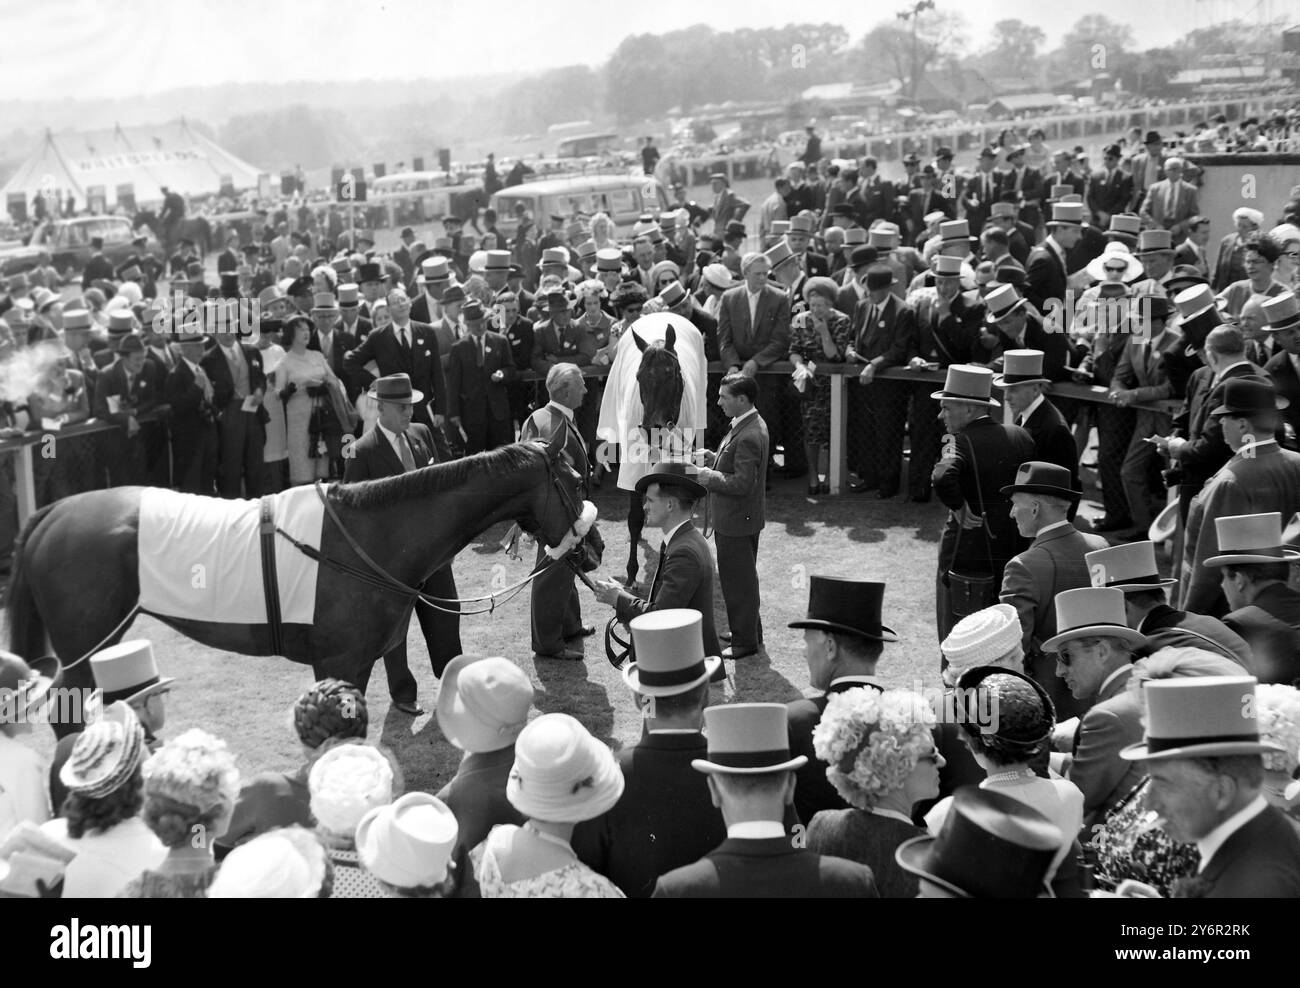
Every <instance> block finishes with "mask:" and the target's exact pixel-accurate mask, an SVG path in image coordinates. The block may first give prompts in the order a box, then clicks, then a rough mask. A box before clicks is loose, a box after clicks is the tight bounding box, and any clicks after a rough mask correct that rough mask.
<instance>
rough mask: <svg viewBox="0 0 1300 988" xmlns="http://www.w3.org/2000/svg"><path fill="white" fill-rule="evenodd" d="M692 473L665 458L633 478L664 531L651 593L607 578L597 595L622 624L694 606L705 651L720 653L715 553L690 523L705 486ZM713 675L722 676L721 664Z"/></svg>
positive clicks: (649, 519)
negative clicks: (715, 606)
mask: <svg viewBox="0 0 1300 988" xmlns="http://www.w3.org/2000/svg"><path fill="white" fill-rule="evenodd" d="M695 476H696V471H695V468H694V467H692V466H690V465H689V464H686V463H678V462H663V463H659V464H658V465H657V467H656V469H655V470H654V471H653V472H651V473H647V474H646V475H645V476H644V477H642V478H641V479H640V480H638V481H637V485H636V490H637V493H638V494H641V495H644V497H645V523H646V524H647V525H649V526H650V527H652V528H658V529H660V530H661V531H662V532H663V533H664V540H663V544H662V545H660V547H659V566H658V568H657V569H656V570H655V575H654V579H653V580H652V581H651V584H650V594H649V597H648V598H641V597H636V596H634V595H633V594H632V593H631V592H629V591H628V590H626V589H624V587H623V586H622V585H621V584H619V583H616V582H614V581H613V580H609V581H599V582H597V584H596V599H597V600H599V601H600V602H601V603H602V604H608V605H610V606H612V607H613V608H614V612H615V613H616V614H617V615H618V617H619V620H620V621H622V622H623V623H624V624H627V623H629V622H630V621H631V620H632V619H633V618H634V617H636V616H637V615H638V614H645V613H647V612H649V611H661V610H666V609H668V608H674V607H690V608H693V609H694V610H697V611H699V612H700V614H701V615H703V618H704V651H705V654H707V655H721V654H722V650H721V649H720V648H719V647H718V635H717V632H716V631H715V630H714V625H713V584H714V572H713V554H712V553H710V552H709V543H708V542H707V541H706V540H705V538H704V536H703V535H701V534H700V533H699V531H697V530H696V528H695V525H694V524H693V523H692V522H691V516H692V514H694V512H695V505H696V502H698V501H699V500H701V499H702V498H704V497H706V496H707V495H708V491H706V490H705V489H704V487H703V486H702V485H701V484H700V483H699V482H698V481H697V480H696V479H695ZM715 676H716V677H717V678H719V679H721V678H722V670H721V668H719V670H718V672H717V673H715Z"/></svg>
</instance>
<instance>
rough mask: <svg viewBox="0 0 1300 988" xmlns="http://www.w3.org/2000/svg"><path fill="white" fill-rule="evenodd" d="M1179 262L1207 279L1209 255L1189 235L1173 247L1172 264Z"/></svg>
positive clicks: (1208, 274) (1176, 264)
mask: <svg viewBox="0 0 1300 988" xmlns="http://www.w3.org/2000/svg"><path fill="white" fill-rule="evenodd" d="M1180 264H1186V265H1188V266H1189V267H1193V268H1195V269H1196V270H1197V272H1199V273H1200V275H1201V277H1202V278H1207V279H1208V278H1209V277H1210V259H1209V255H1208V254H1206V252H1205V248H1204V247H1197V245H1196V244H1194V243H1192V238H1191V237H1188V238H1187V239H1186V240H1184V241H1183V242H1182V243H1181V244H1179V245H1178V246H1177V247H1175V248H1174V266H1175V267H1177V266H1178V265H1180ZM1225 287H1226V286H1225Z"/></svg>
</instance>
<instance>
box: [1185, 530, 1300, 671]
mask: <svg viewBox="0 0 1300 988" xmlns="http://www.w3.org/2000/svg"><path fill="white" fill-rule="evenodd" d="M1214 523H1215V525H1216V527H1217V528H1218V534H1219V555H1217V556H1211V557H1210V558H1209V559H1207V560H1206V561H1205V565H1207V566H1213V567H1216V568H1217V569H1218V570H1219V573H1220V574H1221V576H1220V578H1219V579H1220V585H1221V587H1222V588H1223V595H1224V597H1226V598H1227V600H1228V606H1229V607H1230V608H1232V610H1230V611H1229V612H1228V614H1227V616H1226V617H1224V619H1223V623H1224V625H1226V626H1227V627H1228V628H1229V629H1230V630H1232V631H1234V632H1235V633H1237V634H1238V635H1240V636H1241V637H1242V639H1244V640H1245V642H1246V644H1248V645H1249V646H1250V651H1251V660H1252V661H1251V672H1252V673H1253V674H1254V676H1255V678H1256V679H1258V680H1259V681H1260V682H1261V683H1282V684H1284V685H1287V686H1300V592H1297V591H1295V590H1292V589H1291V588H1290V587H1289V586H1288V585H1287V580H1288V579H1289V577H1290V575H1291V574H1290V570H1291V564H1292V563H1294V562H1296V561H1297V560H1300V552H1296V551H1295V550H1294V549H1291V548H1287V547H1284V546H1283V545H1282V516H1281V515H1280V514H1278V513H1276V512H1267V513H1264V514H1255V515H1244V516H1242V517H1239V518H1216V519H1215V520H1214Z"/></svg>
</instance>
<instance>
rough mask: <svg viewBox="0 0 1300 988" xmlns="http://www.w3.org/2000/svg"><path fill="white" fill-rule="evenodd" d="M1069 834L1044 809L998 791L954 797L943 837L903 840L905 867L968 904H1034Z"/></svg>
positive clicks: (961, 792) (897, 854)
mask: <svg viewBox="0 0 1300 988" xmlns="http://www.w3.org/2000/svg"><path fill="white" fill-rule="evenodd" d="M1064 840H1065V835H1064V834H1062V833H1061V831H1060V829H1059V828H1058V827H1056V826H1055V825H1054V824H1053V823H1052V822H1051V821H1050V820H1048V819H1047V817H1045V816H1044V815H1043V814H1042V813H1039V812H1038V810H1036V809H1034V808H1033V807H1031V806H1029V805H1028V804H1026V803H1022V802H1021V801H1020V800H1018V799H1015V798H1014V797H1011V796H1008V795H1006V794H1005V793H1001V792H997V791H995V790H989V789H980V788H978V787H976V786H963V787H962V788H960V789H958V790H957V791H956V792H955V793H954V794H953V799H952V805H951V806H950V807H949V809H948V813H947V815H946V816H945V817H944V820H943V826H942V827H941V828H940V830H939V834H938V836H937V837H931V836H929V835H928V834H927V835H924V836H921V837H913V838H912V839H911V840H906V841H903V843H901V844H899V845H898V848H897V849H896V850H895V851H894V860H895V861H897V862H898V864H899V866H900V867H901V868H902V869H903V870H904V871H907V872H910V873H911V874H913V875H917V876H919V877H921V878H924V879H925V880H926V881H927V882H933V883H934V884H935V885H938V886H940V887H941V888H943V889H945V890H947V891H948V892H950V893H952V894H953V895H955V896H958V897H959V898H963V899H1034V898H1038V897H1039V896H1041V895H1044V894H1045V891H1046V881H1047V873H1048V870H1049V869H1050V868H1051V866H1052V862H1053V861H1054V860H1055V859H1056V855H1057V852H1059V851H1060V849H1061V844H1062V842H1063V841H1064Z"/></svg>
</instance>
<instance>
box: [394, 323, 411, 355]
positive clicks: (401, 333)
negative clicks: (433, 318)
mask: <svg viewBox="0 0 1300 988" xmlns="http://www.w3.org/2000/svg"><path fill="white" fill-rule="evenodd" d="M397 335H398V338H399V339H400V340H401V341H402V356H403V357H404V358H406V360H407V361H408V362H409V361H410V359H411V341H410V339H409V338H408V337H407V335H406V327H405V326H403V327H402V328H401V329H400V330H398V331H397Z"/></svg>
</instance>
